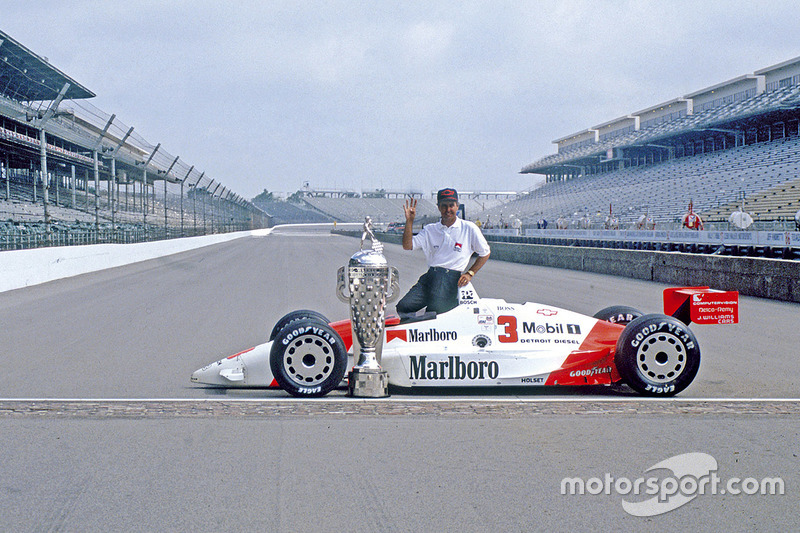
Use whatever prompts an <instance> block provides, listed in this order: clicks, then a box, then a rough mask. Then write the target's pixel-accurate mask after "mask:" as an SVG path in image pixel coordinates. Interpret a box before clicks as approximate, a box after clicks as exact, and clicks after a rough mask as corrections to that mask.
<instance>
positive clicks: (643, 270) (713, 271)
mask: <svg viewBox="0 0 800 533" xmlns="http://www.w3.org/2000/svg"><path fill="white" fill-rule="evenodd" d="M343 233H346V234H350V235H352V236H354V237H359V238H360V237H361V232H357V233H356V232H343ZM379 239H380V240H381V241H383V242H392V243H400V242H401V236H400V235H387V234H383V233H382V234H380V236H379ZM489 244H490V246H491V247H492V259H493V260H501V261H511V262H514V263H525V264H529V265H540V266H549V267H555V268H567V269H570V270H582V271H584V272H597V273H599V274H608V275H612V276H621V277H628V278H636V279H644V280H650V281H657V282H659V283H666V284H669V285H675V286H705V285H707V286H709V287H711V288H714V289H720V290H736V291H739V294H741V295H745V296H758V297H761V298H771V299H774V300H786V301H790V302H800V261H788V260H783V259H762V258H757V257H730V256H721V255H706V254H686V253H680V252H654V251H646V250H611V249H602V248H586V247H572V246H548V245H541V244H515V243H504V242H491V241H490V242H489Z"/></svg>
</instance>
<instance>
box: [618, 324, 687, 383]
mask: <svg viewBox="0 0 800 533" xmlns="http://www.w3.org/2000/svg"><path fill="white" fill-rule="evenodd" d="M614 362H615V363H616V365H617V370H618V371H619V374H620V376H622V380H623V381H624V382H625V383H627V384H628V385H629V386H630V387H631V388H632V389H634V390H635V391H637V392H639V393H640V394H644V395H647V396H672V395H674V394H678V393H679V392H681V391H682V390H683V389H685V388H686V387H688V386H689V384H690V383H691V382H692V380H694V378H695V376H696V375H697V370H698V369H699V368H700V347H699V346H698V344H697V339H696V338H695V336H694V333H692V332H691V330H689V328H688V327H686V325H685V324H684V323H683V322H681V321H680V320H678V319H676V318H673V317H671V316H667V315H658V314H653V315H644V316H641V317H639V318H637V319H635V320H633V321H632V322H631V323H630V324H628V325H627V326H625V330H624V331H623V332H622V334H621V335H620V336H619V339H618V340H617V350H616V354H615V356H614Z"/></svg>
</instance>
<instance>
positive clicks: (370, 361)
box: [336, 217, 400, 398]
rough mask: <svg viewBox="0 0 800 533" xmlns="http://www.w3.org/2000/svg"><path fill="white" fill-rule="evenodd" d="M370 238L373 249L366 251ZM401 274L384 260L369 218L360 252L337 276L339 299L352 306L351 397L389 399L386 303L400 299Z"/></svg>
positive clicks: (365, 222) (366, 221) (381, 245)
mask: <svg viewBox="0 0 800 533" xmlns="http://www.w3.org/2000/svg"><path fill="white" fill-rule="evenodd" d="M367 238H369V239H370V241H371V243H372V247H371V248H370V249H368V250H364V241H365V240H366V239H367ZM399 288H400V287H399V274H398V272H397V269H396V268H394V267H390V266H389V264H388V263H387V262H386V258H385V257H384V256H383V244H381V243H380V242H379V241H378V239H376V238H375V234H374V233H373V232H372V220H371V219H370V217H366V220H365V221H364V231H363V233H362V234H361V249H360V250H359V251H358V252H356V253H355V254H353V256H352V257H351V258H350V261H349V262H348V265H347V267H346V268H345V267H341V268H339V271H338V273H337V284H336V295H337V296H338V297H339V299H340V300H342V301H343V302H349V304H350V323H351V325H352V328H353V354H354V356H355V365H354V366H353V370H352V372H350V374H349V375H348V381H349V394H350V396H358V397H367V398H382V397H385V396H388V395H389V380H388V374H387V372H386V371H385V370H383V369H382V368H381V365H380V353H381V349H382V347H383V331H384V327H385V323H384V311H385V308H386V303H387V302H391V301H393V300H394V299H396V298H397V296H398V295H399Z"/></svg>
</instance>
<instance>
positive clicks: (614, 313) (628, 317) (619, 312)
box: [594, 305, 644, 326]
mask: <svg viewBox="0 0 800 533" xmlns="http://www.w3.org/2000/svg"><path fill="white" fill-rule="evenodd" d="M642 315H644V313H642V312H641V311H639V310H638V309H636V308H635V307H628V306H627V305H612V306H611V307H606V308H605V309H601V310H600V311H598V312H596V313H595V314H594V318H596V319H598V320H605V321H606V322H612V323H614V324H620V325H623V326H624V325H625V324H630V323H631V322H632V321H633V320H634V319H637V318H639V317H640V316H642Z"/></svg>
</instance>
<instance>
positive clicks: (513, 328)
mask: <svg viewBox="0 0 800 533" xmlns="http://www.w3.org/2000/svg"><path fill="white" fill-rule="evenodd" d="M497 323H498V324H499V325H500V326H505V327H506V330H505V333H503V334H500V335H498V336H497V340H498V341H500V342H517V341H518V340H519V337H518V336H517V317H515V316H509V315H502V316H499V317H497Z"/></svg>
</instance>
